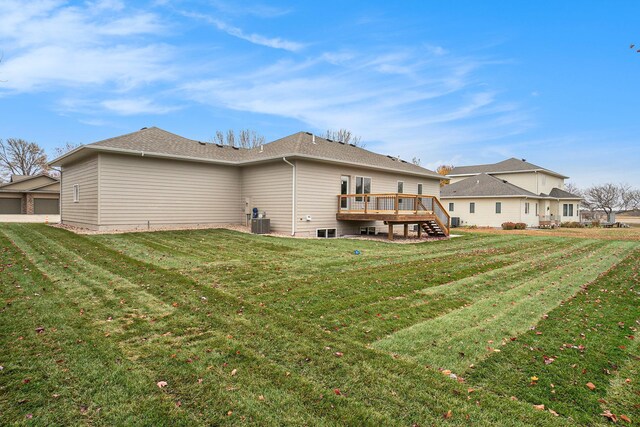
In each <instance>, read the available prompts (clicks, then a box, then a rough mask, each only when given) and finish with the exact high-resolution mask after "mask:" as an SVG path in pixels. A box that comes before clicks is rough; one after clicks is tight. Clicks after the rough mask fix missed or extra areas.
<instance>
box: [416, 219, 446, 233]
mask: <svg viewBox="0 0 640 427" xmlns="http://www.w3.org/2000/svg"><path fill="white" fill-rule="evenodd" d="M420 227H422V229H423V230H424V232H425V233H426V234H427V236H429V237H447V232H446V231H444V230H443V229H442V228H440V226H439V225H438V223H437V222H436V221H434V220H430V221H427V222H423V223H420Z"/></svg>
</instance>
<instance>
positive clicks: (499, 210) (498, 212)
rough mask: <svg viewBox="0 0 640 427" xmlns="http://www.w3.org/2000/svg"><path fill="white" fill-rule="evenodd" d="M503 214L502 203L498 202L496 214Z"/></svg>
mask: <svg viewBox="0 0 640 427" xmlns="http://www.w3.org/2000/svg"><path fill="white" fill-rule="evenodd" d="M501 213H502V202H496V214H498V215H499V214H501Z"/></svg>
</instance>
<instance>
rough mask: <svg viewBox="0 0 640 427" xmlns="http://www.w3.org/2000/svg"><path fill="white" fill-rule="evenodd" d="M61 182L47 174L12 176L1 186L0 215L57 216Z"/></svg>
mask: <svg viewBox="0 0 640 427" xmlns="http://www.w3.org/2000/svg"><path fill="white" fill-rule="evenodd" d="M59 206H60V182H59V181H58V179H56V178H53V177H51V176H49V175H47V174H40V175H12V176H11V180H10V181H9V182H7V183H4V184H0V215H20V214H22V215H33V214H40V215H47V214H48V215H56V214H58V213H59V212H60V210H59V209H60V207H59Z"/></svg>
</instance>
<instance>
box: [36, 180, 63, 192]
mask: <svg viewBox="0 0 640 427" xmlns="http://www.w3.org/2000/svg"><path fill="white" fill-rule="evenodd" d="M35 191H60V183H59V182H53V183H51V184H50V185H46V186H44V187H40V188H37V189H36V190H35Z"/></svg>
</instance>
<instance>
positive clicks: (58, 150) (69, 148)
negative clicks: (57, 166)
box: [53, 142, 82, 157]
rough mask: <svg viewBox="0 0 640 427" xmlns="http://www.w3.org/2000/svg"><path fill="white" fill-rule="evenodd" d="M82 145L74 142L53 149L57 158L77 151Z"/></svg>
mask: <svg viewBox="0 0 640 427" xmlns="http://www.w3.org/2000/svg"><path fill="white" fill-rule="evenodd" d="M81 146H82V144H74V143H73V142H65V143H64V145H63V146H61V147H56V148H54V149H53V151H54V153H55V155H56V157H60V156H64V155H65V154H67V153H68V152H70V151H73V150H75V149H76V148H78V147H81Z"/></svg>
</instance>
